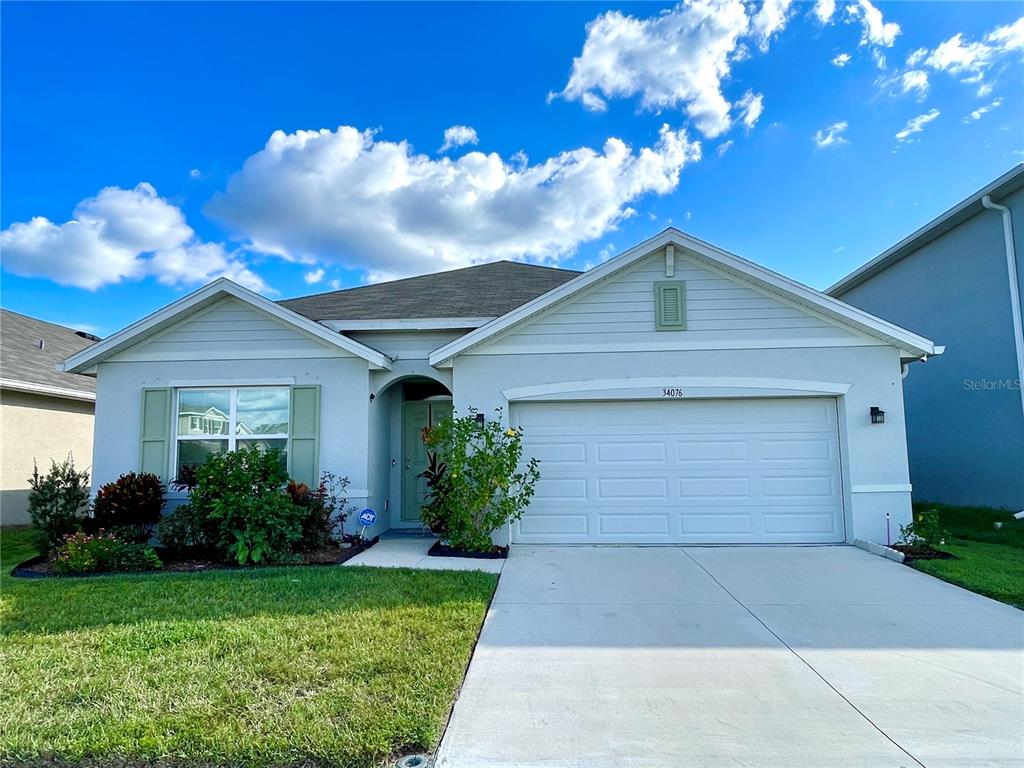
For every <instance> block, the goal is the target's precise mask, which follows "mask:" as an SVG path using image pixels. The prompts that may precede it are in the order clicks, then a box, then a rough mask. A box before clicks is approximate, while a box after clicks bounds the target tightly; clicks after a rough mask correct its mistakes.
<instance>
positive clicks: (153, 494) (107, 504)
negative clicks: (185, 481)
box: [87, 472, 166, 542]
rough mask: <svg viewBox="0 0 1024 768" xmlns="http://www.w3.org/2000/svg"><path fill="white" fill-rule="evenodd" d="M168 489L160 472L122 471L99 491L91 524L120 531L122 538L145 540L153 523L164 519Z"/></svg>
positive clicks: (93, 507)
mask: <svg viewBox="0 0 1024 768" xmlns="http://www.w3.org/2000/svg"><path fill="white" fill-rule="evenodd" d="M165 490H166V489H165V488H164V484H163V483H161V482H160V478H159V477H157V476H156V475H153V474H149V473H142V474H136V473H134V472H129V473H128V474H126V475H121V476H120V477H119V478H117V480H115V481H114V482H112V483H107V484H106V485H104V486H103V487H102V488H100V489H99V490H98V491H97V492H96V498H95V500H94V501H93V504H92V518H90V519H89V520H88V521H87V523H88V527H91V528H94V529H100V528H102V529H104V530H107V531H116V532H117V534H118V536H119V537H120V538H124V539H130V540H133V541H138V542H145V541H147V540H148V539H149V534H150V529H151V526H153V525H155V524H156V523H158V522H160V514H161V513H162V512H163V508H164V491H165Z"/></svg>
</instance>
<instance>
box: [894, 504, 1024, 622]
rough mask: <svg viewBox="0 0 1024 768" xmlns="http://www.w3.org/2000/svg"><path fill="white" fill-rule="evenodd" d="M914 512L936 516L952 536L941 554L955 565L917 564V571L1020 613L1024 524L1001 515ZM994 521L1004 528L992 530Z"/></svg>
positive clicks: (947, 509)
mask: <svg viewBox="0 0 1024 768" xmlns="http://www.w3.org/2000/svg"><path fill="white" fill-rule="evenodd" d="M914 508H915V511H921V510H925V509H935V510H938V513H939V520H940V521H941V522H942V525H943V526H944V527H945V528H946V530H948V531H949V532H950V534H951V538H950V539H949V540H947V543H946V545H945V546H944V547H942V549H944V550H946V551H947V552H949V553H951V554H953V555H956V558H957V559H955V560H915V561H914V562H913V563H912V564H911V565H912V567H914V568H916V569H918V570H919V571H924V572H925V573H927V574H930V575H932V576H935V577H936V578H939V579H942V580H943V581H948V582H950V583H952V584H957V585H959V586H961V587H964V588H965V589H969V590H971V591H972V592H977V593H978V594H980V595H985V596H986V597H991V598H992V599H994V600H999V601H1001V602H1004V603H1008V604H1010V605H1013V606H1015V607H1017V608H1021V609H1024V521H1022V520H1014V519H1013V518H1012V517H1011V516H1010V513H1009V512H1007V511H1005V510H995V509H989V508H987V507H954V506H948V505H944V504H923V503H922V504H915V505H914ZM996 521H1001V522H1002V523H1003V527H1002V529H996V527H995V523H996Z"/></svg>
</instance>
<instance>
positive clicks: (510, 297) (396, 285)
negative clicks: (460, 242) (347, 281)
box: [279, 261, 580, 327]
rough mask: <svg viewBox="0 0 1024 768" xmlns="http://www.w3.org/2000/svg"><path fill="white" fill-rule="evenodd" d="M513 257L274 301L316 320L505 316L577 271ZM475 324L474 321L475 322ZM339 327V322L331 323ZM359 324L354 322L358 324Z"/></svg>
mask: <svg viewBox="0 0 1024 768" xmlns="http://www.w3.org/2000/svg"><path fill="white" fill-rule="evenodd" d="M579 274H580V273H579V272H575V271H573V270H569V269H557V268H555V267H543V266H539V265H536V264H523V263H520V262H515V261H495V262H490V263H487V264H479V265H477V266H474V267H465V268H463V269H453V270H450V271H447V272H435V273H433V274H429V275H420V276H418V277H408V278H405V279H402V280H391V281H389V282H386V283H375V284H373V285H363V286H359V287H358V288H347V289H345V290H341V291H331V292H329V293H320V294H315V295H313V296H302V297H299V298H296V299H286V300H284V301H281V302H279V304H280V305H281V306H283V307H286V308H288V309H290V310H292V311H293V312H297V313H299V314H300V315H304V316H306V317H308V318H310V319H313V320H317V321H344V320H353V321H368V320H410V319H422V318H471V319H481V318H482V319H487V320H490V319H492V318H495V317H499V316H501V315H504V314H505V313H507V312H509V311H511V310H513V309H515V308H516V307H519V306H521V305H523V304H525V303H526V302H528V301H530V300H531V299H534V298H536V297H537V296H540V295H542V294H544V293H547V292H548V291H550V290H551V289H552V288H556V287H557V286H559V285H562V284H563V283H566V282H568V281H569V280H572V279H573V278H574V277H576V276H577V275H579ZM479 324H480V323H479V322H478V323H474V325H479ZM331 325H332V326H334V327H338V326H340V325H341V323H340V322H331ZM362 326H363V324H362V323H360V324H358V327H362Z"/></svg>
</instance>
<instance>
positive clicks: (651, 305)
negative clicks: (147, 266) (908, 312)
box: [62, 229, 941, 543]
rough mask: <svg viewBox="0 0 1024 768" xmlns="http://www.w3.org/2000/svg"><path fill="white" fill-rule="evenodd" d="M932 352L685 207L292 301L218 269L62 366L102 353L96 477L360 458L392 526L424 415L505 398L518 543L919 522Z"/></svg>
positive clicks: (878, 537) (797, 537)
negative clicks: (266, 449)
mask: <svg viewBox="0 0 1024 768" xmlns="http://www.w3.org/2000/svg"><path fill="white" fill-rule="evenodd" d="M940 352H941V348H937V347H936V346H935V344H934V343H933V342H932V341H929V340H928V339H925V338H922V337H921V336H918V335H917V334H915V333H913V332H911V331H908V330H905V329H903V328H899V327H897V326H895V325H892V324H891V323H888V322H886V321H884V320H881V319H879V318H878V317H875V316H873V315H871V314H869V313H867V312H865V311H863V310H860V309H856V308H854V307H852V306H850V305H848V304H845V303H843V302H842V301H839V300H838V299H835V298H832V297H829V296H826V295H824V294H822V293H820V292H818V291H816V290H813V289H811V288H808V287H806V286H804V285H801V284H799V283H797V282H795V281H793V280H790V279H787V278H785V277H783V276H781V275H779V274H776V273H774V272H771V271H769V270H767V269H765V268H763V267H760V266H758V265H756V264H753V263H751V262H749V261H746V260H744V259H741V258H739V257H737V256H734V255H732V254H729V253H726V252H724V251H722V250H720V249H718V248H715V247H714V246H711V245H709V244H707V243H704V242H701V241H699V240H697V239H695V238H693V237H690V236H688V235H686V234H684V233H682V232H679V231H677V230H675V229H668V230H665V231H664V232H662V233H661V234H659V235H657V236H656V237H653V238H651V239H650V240H647V241H645V242H643V243H640V244H639V245H637V246H636V247H634V248H631V249H630V250H628V251H626V252H624V253H622V254H620V255H619V256H617V257H615V258H613V259H611V260H609V261H607V262H605V263H603V264H601V265H600V266H598V267H595V268H594V269H591V270H589V271H587V272H583V273H577V272H572V271H569V270H560V269H553V268H549V267H539V266H531V265H526V264H517V263H512V262H497V263H491V264H486V265H481V266H476V267H469V268H466V269H461V270H454V271H450V272H442V273H438V274H433V275H424V276H422V277H415V278H409V279H406V280H398V281H393V282H390V283H382V284H377V285H370V286H364V287H360V288H353V289H348V290H343V291H335V292H332V293H325V294H319V295H316V296H309V297H304V298H299V299H292V300H287V301H282V302H276V303H275V302H272V301H269V300H267V299H265V298H263V297H261V296H258V295H256V294H254V293H252V292H250V291H248V290H246V289H244V288H241V287H239V286H237V285H235V284H233V283H231V282H229V281H227V280H223V279H222V280H218V281H216V282H214V283H211V284H210V285H207V286H206V287H204V288H202V289H200V290H198V291H196V292H195V293H192V294H191V295H189V296H186V297H184V298H182V299H181V300H179V301H177V302H175V303H173V304H171V305H169V306H168V307H166V308H164V309H162V310H160V311H158V312H156V313H154V314H152V315H150V316H149V317H146V318H144V319H142V320H140V321H139V322H137V323H135V324H134V325H131V326H129V327H128V328H125V329H124V330H122V331H120V332H118V333H116V334H114V335H113V336H110V337H109V338H107V339H105V340H103V341H102V342H100V343H98V344H96V345H94V346H93V347H90V348H89V349H87V350H83V351H82V352H81V353H79V354H76V355H73V356H71V357H69V358H68V359H67V360H66V361H65V363H64V364H63V366H62V368H63V370H64V371H67V372H77V373H87V374H91V375H94V376H96V391H97V399H96V432H95V452H94V457H93V478H94V482H95V483H96V484H97V485H99V484H101V483H104V482H107V481H109V480H112V479H114V478H115V477H117V475H119V474H120V473H122V472H127V471H129V470H136V471H140V470H141V471H151V472H156V473H158V474H160V475H161V476H162V477H164V478H165V479H166V478H172V477H174V476H175V475H176V473H177V472H178V468H179V466H181V465H182V464H184V463H190V462H191V463H195V462H197V461H201V460H202V458H203V456H205V455H208V454H209V453H210V452H211V451H221V450H226V449H230V448H233V447H235V446H237V445H242V444H252V443H254V442H256V443H260V444H264V445H275V446H279V447H281V448H283V449H285V450H286V451H287V455H288V462H289V469H290V471H291V474H292V476H293V477H295V478H296V479H299V480H303V481H305V482H313V481H314V480H315V478H316V477H317V476H318V475H319V473H320V472H321V471H324V470H330V471H332V472H335V473H337V474H340V475H346V476H348V477H349V478H350V480H351V483H352V485H351V500H352V501H353V502H354V503H356V504H366V505H368V506H371V507H373V508H374V509H376V510H377V512H378V523H377V526H376V527H377V530H378V531H379V530H384V529H387V528H402V527H418V526H419V525H420V522H419V505H420V500H421V497H422V493H423V487H422V484H421V481H420V480H418V479H417V477H416V475H417V474H418V473H419V472H420V471H421V470H422V468H423V464H424V462H425V458H426V457H425V451H424V450H423V443H422V437H421V434H422V429H423V427H424V426H427V425H429V424H430V423H432V422H434V421H436V420H438V419H440V418H443V417H444V416H445V415H447V414H448V413H450V412H451V410H452V408H453V407H454V409H455V410H456V411H457V412H461V413H465V412H466V411H467V409H468V408H469V407H474V408H477V409H480V410H482V411H484V412H485V413H487V414H488V416H489V417H497V416H496V412H495V411H494V410H493V409H496V408H501V409H502V411H501V416H500V418H502V419H503V420H506V421H509V422H510V423H511V424H513V425H518V426H522V427H523V429H524V434H525V437H524V440H525V445H526V451H527V453H528V454H530V455H533V456H536V457H537V458H539V459H540V462H541V465H540V467H541V476H542V478H541V481H540V483H539V484H538V489H537V494H536V497H535V499H534V501H533V503H532V505H531V507H530V509H529V510H528V511H527V512H526V514H525V516H524V517H523V519H522V520H521V521H520V522H518V523H517V524H516V525H514V526H513V527H512V530H511V531H510V532H509V535H511V537H512V541H513V542H521V543H677V542H688V543H826V542H844V541H852V540H853V539H854V538H855V537H861V538H867V539H871V540H875V541H884V540H885V537H886V528H887V525H889V526H891V529H892V532H893V534H895V533H896V531H897V527H898V525H899V524H901V523H904V522H906V521H907V520H908V519H909V516H910V491H911V488H910V484H909V479H908V468H907V444H906V432H905V426H904V409H903V386H902V382H903V380H902V376H903V374H905V373H906V371H907V366H908V365H909V364H911V363H914V362H915V361H921V360H926V359H927V358H928V357H930V356H932V355H936V354H938V353H940ZM882 412H884V420H883V416H882V415H881V414H882ZM211 416H212V417H213V418H211ZM225 418H226V422H225ZM878 422H881V423H878ZM887 518H888V519H887Z"/></svg>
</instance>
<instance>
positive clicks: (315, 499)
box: [285, 472, 355, 552]
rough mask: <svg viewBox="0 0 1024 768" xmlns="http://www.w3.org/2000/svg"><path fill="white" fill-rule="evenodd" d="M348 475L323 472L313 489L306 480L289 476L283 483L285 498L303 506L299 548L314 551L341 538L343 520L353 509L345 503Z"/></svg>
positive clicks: (346, 501)
mask: <svg viewBox="0 0 1024 768" xmlns="http://www.w3.org/2000/svg"><path fill="white" fill-rule="evenodd" d="M348 486H349V479H348V478H347V477H338V476H337V475H335V474H334V473H333V472H324V473H323V475H321V476H320V484H319V485H318V486H317V487H316V490H313V489H311V488H310V487H309V486H308V485H306V484H305V483H296V482H295V481H294V480H289V481H288V485H287V487H286V489H285V490H286V492H287V494H288V498H289V499H291V501H292V503H293V504H295V505H296V506H298V507H301V508H302V510H303V517H302V536H301V538H300V539H299V549H301V550H302V551H303V552H316V551H317V550H320V549H323V548H324V547H327V546H330V545H331V544H334V543H337V542H339V541H341V540H342V539H343V538H344V534H345V521H346V520H347V519H348V516H349V514H351V513H352V511H353V510H354V509H355V507H352V506H350V505H349V503H348V498H347V497H346V495H345V494H346V491H347V489H348Z"/></svg>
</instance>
